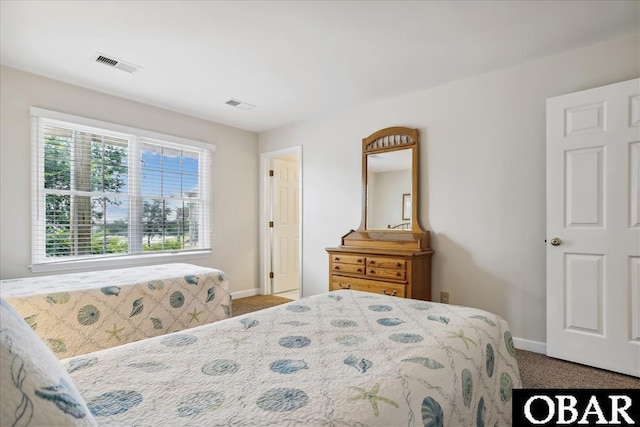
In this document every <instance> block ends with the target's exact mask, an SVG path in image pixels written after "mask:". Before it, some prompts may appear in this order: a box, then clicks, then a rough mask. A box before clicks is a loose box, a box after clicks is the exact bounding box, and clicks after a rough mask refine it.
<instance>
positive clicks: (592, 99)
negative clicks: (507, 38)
mask: <svg viewBox="0 0 640 427" xmlns="http://www.w3.org/2000/svg"><path fill="white" fill-rule="evenodd" d="M547 354H548V355H549V356H552V357H557V358H560V359H565V360H571V361H573V362H577V363H582V364H585V365H590V366H595V367H599V368H603V369H608V370H611V371H616V372H621V373H625V374H629V375H634V376H640V79H635V80H630V81H626V82H622V83H617V84H612V85H608V86H603V87H600V88H596V89H591V90H586V91H582V92H577V93H572V94H569V95H564V96H558V97H555V98H550V99H548V100H547Z"/></svg>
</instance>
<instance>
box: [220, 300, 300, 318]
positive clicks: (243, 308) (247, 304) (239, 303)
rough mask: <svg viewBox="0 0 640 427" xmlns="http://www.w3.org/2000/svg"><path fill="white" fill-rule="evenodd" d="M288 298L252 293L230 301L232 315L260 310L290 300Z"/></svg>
mask: <svg viewBox="0 0 640 427" xmlns="http://www.w3.org/2000/svg"><path fill="white" fill-rule="evenodd" d="M291 301H293V300H290V299H289V298H282V297H277V296H275V295H254V296H252V297H246V298H238V299H234V300H233V302H232V303H231V314H232V316H240V315H241V314H246V313H251V312H252V311H256V310H262V309H263V308H269V307H273V306H276V305H280V304H284V303H285V302H291Z"/></svg>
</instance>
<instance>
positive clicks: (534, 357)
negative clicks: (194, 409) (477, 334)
mask: <svg viewBox="0 0 640 427" xmlns="http://www.w3.org/2000/svg"><path fill="white" fill-rule="evenodd" d="M290 301H292V300H290V299H287V298H282V297H277V296H273V295H255V296H252V297H247V298H239V299H237V300H234V301H233V305H232V308H233V310H232V311H233V316H239V315H241V314H246V313H250V312H252V311H256V310H261V309H263V308H268V307H273V306H275V305H280V304H284V303H286V302H290ZM516 359H517V360H518V366H519V367H520V376H521V377H522V386H523V388H640V379H639V378H635V377H631V376H627V375H622V374H616V373H614V372H609V371H604V370H601V369H595V368H591V367H589V366H584V365H579V364H577V363H571V362H566V361H564V360H558V359H553V358H551V357H547V356H545V355H543V354H538V353H532V352H530V351H524V350H516Z"/></svg>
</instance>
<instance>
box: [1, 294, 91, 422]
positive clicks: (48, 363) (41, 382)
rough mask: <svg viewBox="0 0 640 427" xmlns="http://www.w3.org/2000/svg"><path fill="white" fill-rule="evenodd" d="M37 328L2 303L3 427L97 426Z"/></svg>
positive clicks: (2, 301) (4, 302) (5, 303)
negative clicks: (37, 331)
mask: <svg viewBox="0 0 640 427" xmlns="http://www.w3.org/2000/svg"><path fill="white" fill-rule="evenodd" d="M36 327H37V322H35V321H34V322H33V329H35V328H36ZM33 329H32V327H31V326H29V325H28V324H27V322H25V320H24V319H23V318H22V317H20V315H19V314H18V313H17V312H16V311H15V310H14V309H13V308H12V307H11V306H10V305H9V304H8V303H7V302H6V301H5V300H4V299H3V298H0V394H1V395H2V401H1V402H0V425H2V426H62V425H64V426H88V425H97V423H96V421H95V419H94V418H93V416H92V415H91V412H89V409H88V408H87V404H86V403H85V402H84V400H83V399H82V397H81V396H80V393H79V392H78V390H77V389H76V387H75V385H74V384H73V382H72V380H71V378H70V377H69V375H68V374H67V371H65V369H64V367H63V366H62V364H61V363H60V362H59V361H58V359H57V358H56V357H55V356H54V355H53V353H52V352H51V350H49V348H48V347H47V346H46V345H45V343H44V342H43V341H42V340H41V339H40V338H39V337H38V336H37V335H36V333H35V332H34V331H33Z"/></svg>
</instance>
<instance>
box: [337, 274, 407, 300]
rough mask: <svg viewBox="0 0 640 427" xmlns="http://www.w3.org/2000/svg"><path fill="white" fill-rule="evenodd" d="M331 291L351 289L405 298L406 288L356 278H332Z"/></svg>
mask: <svg viewBox="0 0 640 427" xmlns="http://www.w3.org/2000/svg"><path fill="white" fill-rule="evenodd" d="M329 289H330V290H332V291H335V290H338V289H351V290H354V291H364V292H373V293H376V294H385V295H393V296H397V297H402V298H404V296H405V286H404V285H402V284H398V283H389V282H378V281H376V280H366V279H358V278H356V277H340V276H331V285H330V287H329Z"/></svg>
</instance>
